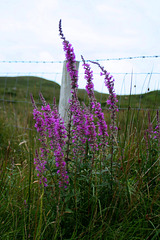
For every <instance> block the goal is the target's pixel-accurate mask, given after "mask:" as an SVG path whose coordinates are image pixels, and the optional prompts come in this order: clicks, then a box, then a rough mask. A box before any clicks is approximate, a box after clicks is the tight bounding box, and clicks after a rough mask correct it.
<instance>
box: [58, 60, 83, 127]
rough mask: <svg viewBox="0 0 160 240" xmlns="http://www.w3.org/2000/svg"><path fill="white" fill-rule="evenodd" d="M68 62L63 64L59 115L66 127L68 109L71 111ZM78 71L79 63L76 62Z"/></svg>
mask: <svg viewBox="0 0 160 240" xmlns="http://www.w3.org/2000/svg"><path fill="white" fill-rule="evenodd" d="M66 63H67V61H64V63H63V72H62V80H61V89H60V97H59V113H60V116H61V117H62V118H63V120H64V122H65V125H66V124H67V122H68V109H69V103H68V101H69V99H70V98H71V78H70V76H69V73H68V72H67V68H66ZM76 69H77V70H78V69H79V62H78V61H76Z"/></svg>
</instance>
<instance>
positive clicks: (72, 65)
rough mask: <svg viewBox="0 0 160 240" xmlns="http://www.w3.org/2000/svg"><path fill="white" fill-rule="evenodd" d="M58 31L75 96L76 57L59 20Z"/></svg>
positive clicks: (76, 78) (76, 86)
mask: <svg viewBox="0 0 160 240" xmlns="http://www.w3.org/2000/svg"><path fill="white" fill-rule="evenodd" d="M59 33H60V36H61V39H63V49H64V51H65V56H66V60H67V64H66V67H67V71H68V72H69V75H70V78H71V87H72V94H73V95H74V96H76V95H77V88H78V71H77V70H76V58H75V54H74V49H73V47H72V45H71V44H70V43H69V41H67V40H66V39H65V37H64V35H63V33H62V27H61V20H60V21H59Z"/></svg>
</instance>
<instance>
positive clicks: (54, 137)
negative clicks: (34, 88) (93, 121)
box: [40, 94, 69, 188]
mask: <svg viewBox="0 0 160 240" xmlns="http://www.w3.org/2000/svg"><path fill="white" fill-rule="evenodd" d="M40 98H41V100H42V103H43V105H44V106H42V110H43V111H44V112H43V115H44V121H45V124H46V130H47V132H48V137H49V138H50V148H51V149H52V150H53V151H54V156H55V161H56V167H57V169H58V170H57V174H58V176H59V179H60V180H59V186H60V187H64V188H66V187H67V185H68V183H69V182H68V175H67V171H66V162H65V161H64V152H63V151H64V150H63V149H64V146H65V138H66V130H65V126H64V121H63V120H62V119H61V117H60V115H59V113H58V110H57V108H56V105H55V102H54V105H53V111H52V110H51V108H50V106H49V104H48V105H47V104H46V102H45V100H44V98H43V96H42V94H40Z"/></svg>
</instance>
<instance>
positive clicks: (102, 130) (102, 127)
mask: <svg viewBox="0 0 160 240" xmlns="http://www.w3.org/2000/svg"><path fill="white" fill-rule="evenodd" d="M81 57H82V56H81ZM82 61H83V67H84V69H85V79H86V81H87V85H86V91H87V93H88V97H89V100H90V108H91V109H90V110H91V111H94V113H95V115H96V117H97V119H98V121H97V124H98V128H99V136H101V138H102V139H101V143H100V144H101V145H103V146H106V145H107V137H108V132H107V124H106V121H105V119H104V113H103V112H102V108H101V105H100V103H98V102H97V100H96V99H95V95H94V84H93V72H92V71H91V68H90V65H89V64H87V63H86V62H85V60H84V58H83V57H82Z"/></svg>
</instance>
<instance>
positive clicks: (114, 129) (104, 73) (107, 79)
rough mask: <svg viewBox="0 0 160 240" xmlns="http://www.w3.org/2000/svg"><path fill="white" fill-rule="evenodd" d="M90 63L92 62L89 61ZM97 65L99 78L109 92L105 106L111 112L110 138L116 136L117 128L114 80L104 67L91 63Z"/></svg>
mask: <svg viewBox="0 0 160 240" xmlns="http://www.w3.org/2000/svg"><path fill="white" fill-rule="evenodd" d="M91 62H92V61H91ZM92 63H95V64H97V65H98V66H99V67H100V69H101V71H102V72H101V73H100V75H101V76H104V82H105V86H106V87H107V88H108V91H109V98H108V100H107V104H108V105H109V109H110V111H111V124H110V129H111V130H112V137H114V135H115V134H116V132H117V130H118V128H117V126H116V112H118V107H117V105H116V103H117V102H118V99H117V96H116V93H115V89H114V81H115V80H114V78H113V76H112V75H110V73H108V72H107V71H106V70H105V69H104V67H102V66H101V65H100V64H99V63H97V62H92Z"/></svg>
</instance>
